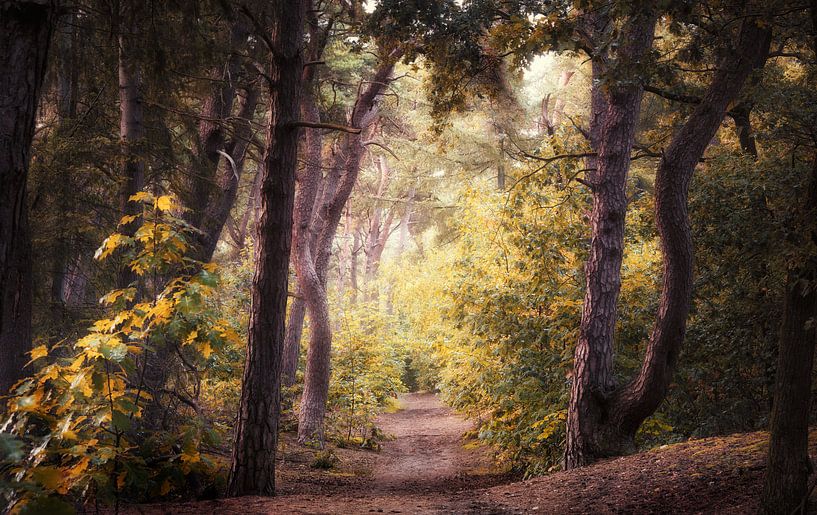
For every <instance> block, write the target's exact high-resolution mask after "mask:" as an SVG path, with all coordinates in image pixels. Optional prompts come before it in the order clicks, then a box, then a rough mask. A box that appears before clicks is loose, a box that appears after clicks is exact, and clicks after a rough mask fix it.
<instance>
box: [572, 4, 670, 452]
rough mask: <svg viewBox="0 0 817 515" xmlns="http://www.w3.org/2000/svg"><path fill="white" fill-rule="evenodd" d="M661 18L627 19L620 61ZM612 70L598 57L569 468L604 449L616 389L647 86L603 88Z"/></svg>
mask: <svg viewBox="0 0 817 515" xmlns="http://www.w3.org/2000/svg"><path fill="white" fill-rule="evenodd" d="M655 22H656V18H655V17H654V16H652V15H648V14H644V15H642V16H638V17H635V18H633V19H631V20H629V21H628V23H627V25H626V28H625V31H626V32H625V36H624V37H623V41H624V42H625V44H624V46H623V48H622V49H621V59H622V62H621V64H620V66H622V67H625V66H633V65H636V64H637V63H639V62H640V61H641V60H643V59H644V58H645V57H646V56H647V54H648V53H649V51H650V49H651V48H652V40H653V33H654V31H655ZM592 23H593V25H594V26H595V27H597V28H596V29H595V30H598V31H600V30H603V29H601V28H600V27H606V26H607V25H609V23H608V22H607V21H605V20H603V19H596V20H593V22H592ZM611 72H612V70H610V69H609V68H608V65H606V64H605V63H604V62H603V61H602V60H601V58H598V57H597V58H596V59H594V61H593V78H594V81H593V82H594V86H593V91H591V118H590V120H591V126H590V135H591V146H592V148H593V151H594V152H595V153H596V157H595V158H593V159H592V160H591V162H590V163H588V164H589V165H590V166H589V167H588V168H594V170H592V171H591V172H590V173H589V174H588V183H589V184H591V187H592V190H593V208H592V212H591V215H590V225H591V237H590V254H589V256H588V259H587V263H586V265H585V277H586V289H585V297H584V305H583V306H584V307H583V310H582V319H581V325H580V329H579V341H578V343H577V345H576V352H575V361H574V372H573V384H572V389H571V397H570V406H569V409H568V418H567V440H566V449H565V467H566V468H573V467H579V466H582V465H586V464H587V463H589V462H591V461H592V460H593V459H594V457H595V456H597V455H598V454H599V453H600V452H603V451H601V449H602V448H603V447H604V446H605V444H604V443H602V442H600V441H598V440H599V438H598V437H597V435H596V434H595V433H596V428H595V427H594V426H595V425H596V423H597V421H598V420H601V419H602V418H603V414H602V413H601V412H600V408H599V406H598V403H597V401H596V399H597V398H598V397H599V396H604V395H607V394H609V393H610V392H612V390H613V389H614V388H615V383H614V379H613V337H614V331H615V323H616V314H617V311H616V310H617V303H618V295H619V291H620V289H621V260H622V257H623V255H624V250H623V249H624V220H625V213H626V211H627V196H626V191H625V190H626V185H627V174H628V172H629V168H630V151H631V149H632V146H633V142H634V140H635V131H636V123H637V122H638V113H639V110H640V107H641V99H642V97H643V95H644V90H643V87H642V85H641V84H640V83H638V82H637V81H627V82H624V83H622V84H617V85H613V86H612V87H610V88H609V89H608V90H606V91H603V90H601V87H600V86H599V85H598V84H600V82H599V81H597V80H596V79H601V78H602V77H603V76H605V75H607V74H609V73H611Z"/></svg>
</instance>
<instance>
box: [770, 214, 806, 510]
mask: <svg viewBox="0 0 817 515" xmlns="http://www.w3.org/2000/svg"><path fill="white" fill-rule="evenodd" d="M815 205H817V204H815ZM814 259H815V258H814V257H812V258H811V260H810V261H811V263H810V265H811V266H810V268H811V269H810V270H807V269H802V270H792V271H791V272H789V274H788V277H787V280H786V297H785V307H784V315H783V326H782V328H781V331H780V349H779V354H778V361H777V381H776V383H775V393H774V403H773V405H772V416H771V421H770V424H769V428H770V430H771V439H770V441H769V456H768V465H767V467H766V483H765V487H764V490H763V511H764V512H765V513H769V514H781V515H783V514H789V513H794V512H795V511H796V509H797V507H798V506H799V505H800V504H801V502H802V501H803V500H804V498H805V496H806V493H807V484H806V483H807V481H808V477H809V474H810V472H811V470H812V469H811V464H810V462H809V455H808V421H809V420H808V419H809V412H810V410H809V407H810V406H811V372H812V370H813V366H814V345H815V343H817V330H816V329H815V324H814V321H815V320H817V289H815V288H814V286H813V285H814V284H817V273H815V269H817V267H815V266H814Z"/></svg>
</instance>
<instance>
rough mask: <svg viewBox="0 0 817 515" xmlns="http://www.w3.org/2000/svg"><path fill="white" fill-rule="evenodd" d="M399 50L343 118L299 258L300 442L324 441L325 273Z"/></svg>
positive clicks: (326, 374) (328, 342) (328, 330)
mask: <svg viewBox="0 0 817 515" xmlns="http://www.w3.org/2000/svg"><path fill="white" fill-rule="evenodd" d="M401 55H402V54H401V52H400V51H399V50H394V51H391V52H390V53H388V54H387V55H386V56H385V57H384V58H383V60H382V62H381V63H380V65H379V67H378V68H377V70H376V71H375V73H374V75H373V77H372V78H371V80H370V81H369V82H368V85H367V86H366V87H365V88H363V89H362V90H361V92H360V93H359V94H358V97H357V99H356V101H355V104H354V108H353V110H352V112H351V113H350V114H349V116H348V120H347V123H348V125H349V126H350V127H352V128H355V129H360V131H357V132H350V133H345V134H344V135H343V136H342V137H341V141H340V142H339V143H338V148H337V149H336V152H335V155H334V163H333V164H332V166H331V168H330V171H329V175H328V177H327V179H326V186H325V187H324V188H323V200H322V201H321V204H320V206H319V207H318V211H317V213H316V220H320V221H321V223H320V225H319V226H317V227H314V228H313V231H314V234H315V235H316V241H315V250H314V252H315V256H314V258H313V259H314V262H313V263H310V262H309V261H307V260H306V259H299V260H298V267H299V275H298V279H299V284H300V285H301V291H302V292H303V293H304V296H305V298H306V306H307V310H308V313H309V317H310V320H311V321H312V326H311V333H310V335H311V336H310V342H309V349H308V351H307V357H306V370H305V371H304V392H303V395H302V397H301V404H300V413H299V417H298V441H299V442H301V443H306V442H317V443H318V444H319V445H320V446H323V441H324V416H325V414H326V400H327V398H328V395H329V374H330V371H329V361H330V353H331V349H332V331H331V326H330V325H329V313H328V304H327V299H326V279H327V271H328V267H329V260H330V258H331V256H332V242H333V241H334V239H335V234H337V229H338V225H339V224H340V219H341V216H342V214H343V210H344V207H345V205H346V202H347V201H348V199H349V196H350V195H351V193H352V189H353V188H354V186H355V183H356V182H357V176H358V173H359V172H360V163H361V160H362V158H363V153H364V149H365V147H364V146H363V144H362V142H363V140H362V138H361V132H363V131H364V130H366V129H369V128H370V127H371V126H372V124H373V123H374V121H375V119H376V118H377V104H376V102H377V100H378V97H379V96H380V95H381V94H382V93H383V91H384V90H385V88H386V87H387V86H388V85H389V83H390V82H391V74H392V70H393V69H394V65H395V63H396V62H397V60H398V59H399V58H400V56H401ZM367 132H368V131H367ZM302 220H303V219H302ZM307 248H308V246H307V245H303V246H302V247H301V251H302V252H304V253H305V252H306V250H307ZM313 267H314V268H313ZM313 270H314V271H313ZM307 281H309V282H308V283H307Z"/></svg>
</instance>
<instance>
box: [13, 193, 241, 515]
mask: <svg viewBox="0 0 817 515" xmlns="http://www.w3.org/2000/svg"><path fill="white" fill-rule="evenodd" d="M131 201H132V202H138V203H140V204H141V205H142V206H143V214H142V223H141V225H140V227H139V229H138V230H137V231H136V233H135V235H134V236H133V237H128V236H124V235H123V234H121V233H114V234H112V235H110V236H109V237H108V238H107V239H106V240H105V241H104V242H103V243H102V245H101V246H100V247H99V249H98V250H97V253H96V257H97V259H101V260H102V259H108V258H110V257H111V256H113V255H116V254H117V253H120V254H122V258H123V260H124V262H125V263H126V264H127V266H128V267H129V268H130V269H131V270H132V271H133V272H134V273H135V274H136V276H137V277H138V280H137V282H135V283H133V284H131V285H130V286H129V287H127V288H124V289H118V290H112V291H111V292H109V293H108V294H107V295H105V296H104V297H102V298H101V299H100V303H101V304H102V305H103V306H105V310H106V312H107V313H108V316H107V317H106V318H102V319H100V320H97V321H96V322H94V323H93V325H92V326H91V327H90V328H89V329H88V332H87V334H86V335H85V336H83V337H82V338H79V339H78V340H76V341H67V340H66V341H62V342H59V343H57V344H55V345H53V346H51V347H50V348H49V347H48V346H47V345H45V344H43V345H39V346H37V347H35V348H34V349H33V350H32V351H31V358H32V362H33V364H34V365H36V366H37V367H38V370H37V372H36V373H35V374H33V375H32V376H31V377H30V378H28V379H25V380H23V381H22V382H20V383H19V384H18V385H17V386H16V387H15V389H14V391H13V396H12V397H11V399H10V400H9V410H10V414H9V417H8V419H7V420H6V421H5V423H4V425H3V427H4V432H3V433H2V434H3V442H4V451H5V452H4V457H3V464H4V465H3V470H4V475H6V476H7V478H6V481H7V482H8V483H7V488H4V491H5V492H6V500H7V501H8V502H9V503H10V504H9V506H10V507H14V510H22V509H24V507H25V506H26V505H28V504H29V503H43V502H46V501H44V500H42V498H43V496H51V495H57V496H66V495H70V496H71V497H70V498H73V499H86V498H95V499H99V500H103V501H105V500H107V501H113V500H116V501H118V500H119V499H120V498H125V499H134V500H135V499H144V498H157V497H162V496H166V495H171V494H174V492H175V493H183V492H184V490H185V489H186V488H188V487H189V485H188V483H187V481H186V479H185V476H186V475H189V474H191V473H196V474H206V475H212V474H213V473H214V471H215V469H216V468H217V464H216V463H215V462H214V461H213V460H211V459H210V458H208V457H207V456H206V455H204V454H202V452H201V449H202V447H205V446H213V445H216V444H218V442H219V441H220V438H221V435H220V432H219V431H217V430H216V428H214V427H212V426H211V424H210V423H209V422H208V420H207V419H206V417H204V416H203V414H202V413H201V412H200V409H199V407H198V405H197V400H196V398H195V397H192V398H186V401H187V403H188V404H189V406H188V409H187V411H189V412H190V413H189V414H188V416H187V421H186V423H184V424H180V425H177V426H175V427H172V428H170V431H166V430H164V429H163V428H162V429H154V428H153V427H151V426H150V425H148V424H147V423H145V421H144V420H143V419H144V417H145V413H146V411H147V410H150V409H152V405H151V401H152V399H153V395H152V394H151V393H150V392H149V387H148V385H147V383H146V374H149V373H150V370H149V369H148V367H150V366H156V364H155V362H153V361H151V359H150V356H152V355H156V354H157V353H158V352H160V349H164V350H165V351H167V352H174V353H178V355H179V356H182V359H184V360H186V361H187V362H189V363H191V366H195V370H196V371H197V372H196V376H194V375H193V374H189V376H188V377H181V376H180V377H178V378H176V382H177V383H186V384H188V385H189V386H190V387H191V389H193V390H198V389H199V388H200V386H199V385H198V384H197V382H198V381H200V378H199V377H197V375H198V374H207V373H208V370H209V369H210V368H212V365H213V363H214V362H215V361H216V359H217V357H218V356H219V355H220V354H221V353H222V352H223V350H224V349H225V348H226V347H228V346H229V345H234V344H235V343H236V340H237V335H236V333H235V331H234V330H233V329H232V328H231V326H230V325H229V324H227V323H226V322H225V321H224V320H221V319H220V318H218V317H217V316H216V314H215V313H214V312H213V311H212V310H211V309H210V308H209V306H208V303H207V298H208V297H210V296H212V295H213V291H214V289H215V288H216V286H217V281H218V278H217V275H216V273H215V272H216V270H215V266H214V265H201V264H199V263H196V262H193V261H191V260H189V259H187V258H185V257H184V252H185V250H186V248H187V245H188V241H189V236H190V234H191V229H190V227H189V226H188V225H187V224H186V223H185V222H184V221H183V220H182V219H180V218H178V217H177V216H176V215H175V214H174V213H176V212H178V211H179V209H178V206H177V204H176V201H175V200H174V199H173V198H172V197H170V196H166V195H162V196H154V195H152V194H150V193H147V192H141V193H138V194H137V195H134V196H133V197H132V198H131ZM132 221H133V220H131V217H124V218H123V219H122V221H121V224H127V223H130V222H132ZM170 274H172V276H171V275H170ZM175 393H176V394H177V395H179V396H182V395H184V393H183V390H181V389H180V390H179V391H177V392H175ZM182 398H184V397H182ZM191 415H192V416H191ZM49 502H50V501H49Z"/></svg>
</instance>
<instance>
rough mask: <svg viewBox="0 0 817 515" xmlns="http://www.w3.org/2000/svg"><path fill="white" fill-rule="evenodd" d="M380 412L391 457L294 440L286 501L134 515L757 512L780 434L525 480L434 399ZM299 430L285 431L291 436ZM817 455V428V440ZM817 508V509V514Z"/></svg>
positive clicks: (284, 473)
mask: <svg viewBox="0 0 817 515" xmlns="http://www.w3.org/2000/svg"><path fill="white" fill-rule="evenodd" d="M401 401H402V405H403V409H402V410H401V411H398V412H396V413H391V414H386V415H383V416H381V417H380V419H379V425H380V426H381V427H382V428H383V429H384V430H385V431H386V432H387V433H390V434H392V435H394V436H395V437H396V438H395V439H394V440H390V441H388V442H386V443H385V444H384V446H383V449H382V450H381V452H379V453H375V452H369V451H363V450H360V449H335V452H336V453H337V454H338V456H339V457H340V464H339V466H338V467H337V468H336V469H334V470H330V471H319V470H314V469H312V468H311V467H310V466H309V464H310V463H311V460H312V456H313V453H312V451H309V450H305V449H303V448H300V447H298V446H295V445H286V446H284V449H283V452H282V453H281V454H282V455H283V458H282V462H281V463H280V465H279V467H278V472H279V477H278V485H279V487H278V491H279V495H278V496H277V497H275V498H271V499H270V498H261V497H242V498H238V499H226V500H218V501H202V502H192V503H184V504H155V505H149V506H137V507H132V508H131V509H130V510H129V511H130V512H131V513H148V514H159V513H161V514H165V513H191V514H192V513H196V514H199V513H205V514H210V513H212V514H222V513H233V514H242V515H246V514H255V513H264V514H267V513H269V514H290V513H298V514H344V515H346V514H359V513H362V514H367V513H411V514H414V513H417V514H428V513H456V514H500V513H501V514H521V513H526V514H540V513H547V514H551V513H553V514H563V513H594V514H595V513H668V512H673V513H718V514H720V513H728V514H732V513H734V514H743V513H757V512H758V510H759V506H758V492H759V491H760V490H761V489H762V482H763V473H764V470H765V457H766V446H767V442H768V434H766V433H746V434H737V435H732V436H726V437H718V438H706V439H702V440H692V441H688V442H683V443H680V444H675V445H668V446H662V447H661V448H658V449H653V450H650V451H646V452H642V453H640V454H635V455H632V456H625V457H621V458H617V459H610V460H606V461H603V462H600V463H597V464H595V465H592V466H589V467H586V468H582V469H578V470H571V471H566V472H557V473H554V474H551V475H548V476H544V477H539V478H535V479H531V480H528V481H517V482H513V481H512V480H511V478H510V477H508V476H507V475H502V474H496V473H493V472H492V470H491V463H492V462H491V459H490V455H489V453H488V452H487V450H486V449H485V448H484V447H480V446H477V445H472V443H471V442H469V443H467V444H466V445H463V444H464V442H463V440H462V438H461V435H462V434H463V432H465V431H466V430H467V429H469V427H470V426H469V423H468V422H467V421H465V420H464V419H463V418H462V417H459V416H458V415H456V414H455V413H454V412H452V411H451V410H450V409H449V408H446V407H444V406H443V405H442V404H441V403H440V401H439V399H437V398H436V397H435V396H433V395H429V394H411V395H407V396H404V397H403V398H402V399H401ZM291 436H292V435H289V436H287V435H285V441H286V438H287V437H290V438H291ZM810 442H811V453H812V456H814V455H817V429H815V430H812V434H811V437H810ZM811 512H812V511H809V513H811Z"/></svg>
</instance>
